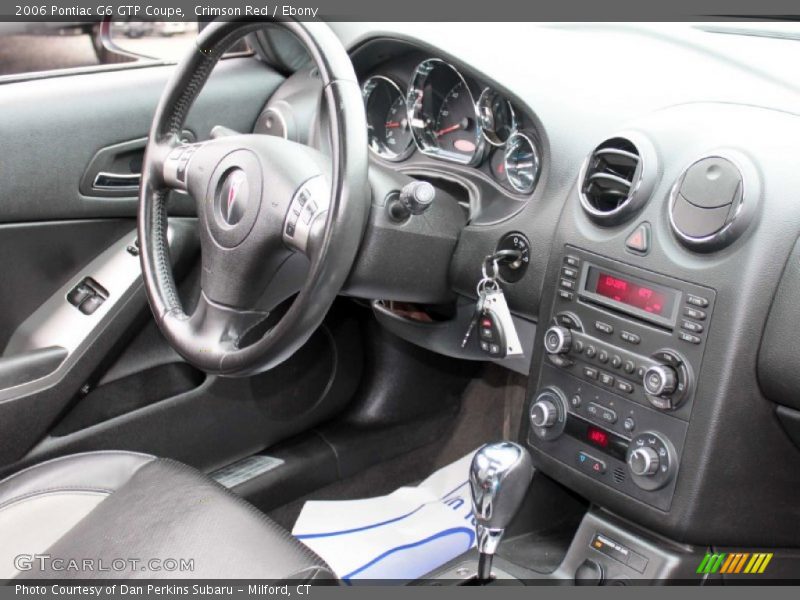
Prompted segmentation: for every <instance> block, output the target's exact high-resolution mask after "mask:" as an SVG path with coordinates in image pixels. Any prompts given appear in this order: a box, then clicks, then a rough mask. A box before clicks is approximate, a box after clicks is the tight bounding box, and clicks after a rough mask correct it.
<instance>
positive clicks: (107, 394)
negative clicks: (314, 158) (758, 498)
mask: <svg viewBox="0 0 800 600" xmlns="http://www.w3.org/2000/svg"><path fill="white" fill-rule="evenodd" d="M171 72H172V69H171V67H148V68H137V69H123V70H118V71H110V72H105V73H93V74H86V75H77V76H76V75H73V76H63V77H53V78H49V79H41V80H34V81H27V82H18V83H9V84H6V85H3V86H2V88H3V89H2V92H3V93H2V94H0V107H2V111H3V123H4V128H3V136H2V138H0V153H2V156H3V172H4V177H3V178H2V179H0V256H2V257H3V259H4V260H2V261H0V281H2V282H3V285H2V286H0V306H2V310H0V383H1V382H5V383H4V384H2V385H0V474H2V473H8V472H13V471H15V470H17V469H19V468H21V467H22V466H24V465H27V464H31V463H33V462H37V461H40V460H43V459H46V458H51V457H54V456H58V455H62V454H67V453H72V452H79V451H88V450H98V449H127V450H137V451H142V452H150V453H155V454H158V455H162V456H167V457H171V458H175V459H178V460H182V461H185V462H187V463H189V464H192V465H195V466H197V467H199V468H202V469H211V468H215V467H218V466H221V465H224V464H228V463H230V462H233V461H234V460H236V459H238V458H241V457H242V456H245V455H248V454H250V453H252V452H255V451H258V450H262V449H263V448H265V447H267V446H269V445H270V444H272V443H274V442H276V441H278V440H281V439H284V438H285V437H287V436H289V435H292V434H295V433H298V432H301V431H303V430H305V429H308V428H309V427H312V426H314V425H315V424H317V423H319V422H320V421H321V420H323V419H326V418H329V417H331V416H332V415H334V414H335V413H336V412H337V411H340V410H341V409H342V408H343V406H344V405H345V404H346V403H347V402H348V401H349V400H350V398H351V397H352V396H353V394H354V393H355V389H356V387H357V386H358V383H359V381H360V378H361V368H362V362H363V361H362V359H361V331H360V327H359V325H358V320H357V319H356V318H355V317H353V315H352V314H351V313H350V312H349V311H348V309H347V308H346V307H344V308H341V309H339V310H334V311H332V314H331V315H329V317H328V319H327V320H326V322H325V324H324V326H323V327H322V328H320V330H319V331H318V332H317V333H316V334H314V336H313V337H312V338H311V339H310V340H309V342H308V343H307V344H306V346H305V347H303V348H302V349H301V350H300V351H299V352H298V353H297V354H296V355H295V356H294V357H293V358H292V359H290V360H289V361H287V362H286V363H285V364H283V365H280V366H279V367H278V368H276V369H274V370H272V371H270V372H268V373H266V374H262V375H259V376H257V377H252V378H248V379H239V380H231V379H224V378H218V377H207V376H206V375H205V374H204V373H200V372H199V371H197V370H195V369H193V368H192V367H191V366H189V365H187V364H186V363H185V362H184V361H183V360H182V359H181V358H180V357H179V356H178V355H177V354H176V353H175V352H174V351H172V349H171V348H170V347H169V346H168V345H167V344H166V342H165V340H164V339H163V337H162V336H161V334H160V332H159V331H158V329H157V327H156V325H155V323H154V321H153V319H152V315H151V314H150V312H149V308H148V306H147V303H146V299H145V295H144V291H143V288H142V285H141V271H140V267H139V259H138V256H136V254H137V250H136V247H135V238H136V232H135V227H136V222H135V215H136V207H137V199H136V195H135V193H134V192H133V191H129V192H121V193H113V194H107V193H105V191H103V190H101V191H97V190H93V189H92V186H91V185H88V186H87V185H85V184H86V180H85V174H86V173H87V169H89V170H91V169H90V164H91V163H92V160H93V158H96V157H97V156H98V155H99V156H100V157H101V158H103V156H104V154H103V151H104V149H108V148H111V149H112V152H111V155H109V154H108V152H106V153H105V156H106V158H107V157H108V156H111V158H110V159H108V160H106V158H104V162H103V169H104V170H109V171H110V172H112V173H116V172H119V173H123V174H126V175H132V174H135V172H136V170H137V167H138V164H137V161H138V156H139V154H138V153H140V151H141V141H140V140H141V139H142V138H144V137H145V136H146V135H147V132H148V129H149V126H150V121H151V118H152V115H153V112H154V110H155V107H156V104H157V102H158V99H159V96H160V93H161V89H162V88H163V86H164V84H165V82H166V80H167V78H168V77H169V76H170V75H171ZM282 81H283V77H282V76H280V75H279V74H277V73H276V72H274V71H273V70H271V69H270V68H269V67H268V66H266V65H265V64H264V63H262V62H260V61H258V60H256V59H255V58H253V57H247V58H234V59H227V60H223V61H222V62H221V63H220V64H219V66H218V67H217V69H216V71H215V72H214V74H213V75H212V77H211V79H210V80H209V82H208V84H207V85H206V87H205V89H204V90H203V92H202V94H201V95H200V97H199V98H198V100H197V102H196V104H195V106H194V107H193V109H192V111H191V112H190V115H189V119H188V121H187V124H186V127H187V130H188V134H189V135H191V136H195V137H196V138H197V139H199V140H203V139H207V137H208V135H209V132H210V131H211V129H212V128H213V127H214V126H216V125H223V126H225V127H228V128H230V129H233V130H237V131H242V132H249V131H251V130H252V128H253V124H254V122H255V120H256V118H257V116H258V114H259V113H260V111H261V110H262V108H263V106H264V104H265V103H266V101H267V100H268V98H269V96H270V95H271V94H272V92H274V91H275V89H276V88H277V87H278V86H279V85H280V84H281V82H282ZM137 140H139V141H138V142H137ZM129 142H134V143H129ZM98 153H99V154H98ZM112 155H113V156H112ZM101 162H102V161H101ZM95 164H99V163H97V160H95ZM91 168H92V169H94V166H92V167H91ZM93 179H94V178H93ZM82 183H83V185H82ZM90 183H91V182H90ZM170 212H171V215H172V216H171V218H170V232H171V233H170V236H171V237H170V254H171V259H172V261H173V263H174V268H175V271H176V278H177V279H178V283H179V286H180V293H181V296H182V297H183V298H184V300H191V298H192V296H193V295H195V296H196V294H197V291H198V280H199V277H197V273H198V270H199V265H198V256H199V253H198V243H197V236H196V232H195V222H194V219H193V218H192V215H193V214H194V201H193V200H191V199H189V198H188V196H185V195H180V194H173V196H172V198H171V206H170ZM185 217H189V218H185ZM87 278H88V279H87ZM80 284H85V285H88V287H89V291H90V292H92V293H94V296H92V294H90V297H92V298H93V299H94V301H96V302H100V300H102V303H100V304H99V306H100V307H99V308H98V309H97V311H96V312H94V313H91V314H83V313H84V304H82V302H83V300H76V298H77V297H79V296H80V294H78V295H77V296H76V295H74V294H73V292H75V290H76V289H77V288H78V287H80ZM96 296H99V298H98V297H96ZM81 297H82V296H81ZM50 346H57V347H58V348H56V349H51V348H50ZM59 348H60V350H59ZM345 357H346V358H345Z"/></svg>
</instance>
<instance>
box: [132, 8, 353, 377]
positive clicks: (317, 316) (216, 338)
mask: <svg viewBox="0 0 800 600" xmlns="http://www.w3.org/2000/svg"><path fill="white" fill-rule="evenodd" d="M272 22H273V23H277V24H279V25H280V26H283V27H285V28H287V29H288V30H289V31H291V32H292V33H293V34H294V35H295V36H296V37H297V39H299V40H300V42H301V43H302V44H303V45H304V46H305V47H306V49H307V50H308V52H309V54H310V55H311V57H312V59H313V60H314V62H315V63H316V67H317V70H318V72H319V77H320V79H321V81H322V86H323V95H324V98H325V102H326V106H327V115H326V116H327V123H328V127H329V131H330V139H331V156H330V157H329V158H328V157H326V159H327V160H329V161H330V165H331V168H330V197H329V199H328V205H327V213H326V214H325V215H324V216H325V219H324V226H323V225H322V219H320V224H319V227H317V228H316V229H315V231H317V232H318V235H317V237H316V238H315V240H314V244H313V251H309V252H308V253H307V255H308V259H309V263H310V264H309V268H308V275H307V278H306V280H305V283H304V285H303V286H302V287H301V289H300V290H299V293H298V294H297V296H296V297H295V299H294V301H293V302H292V304H291V306H290V307H289V309H288V310H287V312H286V313H285V314H284V315H283V316H282V317H281V318H280V319H279V320H278V321H277V323H275V324H274V325H273V326H272V327H271V328H270V329H269V330H268V331H266V333H264V334H263V336H261V337H260V338H259V339H257V340H256V341H255V342H252V343H248V344H246V345H245V344H243V343H242V342H243V338H244V335H245V334H246V333H247V331H249V330H250V329H252V328H253V325H254V324H258V321H259V320H260V317H253V314H255V313H251V312H249V311H246V310H243V309H242V308H241V307H240V306H232V307H231V306H227V305H225V304H224V303H223V304H219V303H217V302H214V301H211V300H208V299H206V301H205V303H204V305H203V310H202V311H198V310H197V309H196V310H195V312H194V313H193V314H192V315H187V314H186V313H185V312H184V308H183V305H182V304H181V300H180V298H179V296H178V293H177V291H176V286H175V280H174V276H173V273H172V267H171V263H170V260H169V247H168V239H167V238H168V235H167V230H168V219H167V198H168V196H169V192H170V190H171V189H175V188H174V186H173V185H171V182H170V181H169V178H168V177H165V175H164V173H165V168H166V167H165V165H167V163H168V161H169V160H170V159H171V157H173V156H174V155H175V153H176V152H178V153H179V154H180V152H181V148H185V147H186V146H185V145H183V144H182V143H181V141H180V134H181V132H182V131H183V126H184V122H185V120H186V116H187V113H188V112H189V109H190V108H191V106H192V104H193V102H194V100H195V99H196V98H197V96H198V94H199V93H200V91H201V90H202V88H203V85H204V84H205V82H206V81H207V79H208V77H209V75H210V74H211V71H212V70H213V68H214V66H215V65H216V63H217V61H218V60H219V59H220V57H221V56H222V54H223V53H224V52H225V51H226V50H227V48H229V47H230V46H232V45H233V44H234V43H235V42H236V41H238V40H239V39H241V38H242V37H243V36H245V35H247V34H249V33H252V32H254V31H256V30H258V29H259V28H261V27H263V26H264V22H263V20H262V21H258V22H252V21H251V22H242V21H239V22H234V21H220V22H214V23H212V24H211V25H209V26H208V27H206V28H205V29H204V30H203V31H202V32H201V34H200V35H199V36H198V38H197V41H196V47H195V48H193V49H192V51H191V52H190V53H189V54H188V55H187V56H186V57H185V58H184V60H183V61H182V62H181V63H180V64H179V65H178V66H177V67H176V69H175V72H174V74H173V75H172V77H171V78H170V80H169V82H168V83H167V86H166V88H165V90H164V92H163V94H162V97H161V100H160V102H159V104H158V107H157V109H156V113H155V116H154V119H153V123H152V127H151V130H150V136H149V140H148V145H147V148H146V151H145V157H144V162H143V165H142V183H141V190H140V196H139V212H138V232H139V241H140V260H141V266H142V275H143V280H144V287H145V290H146V293H147V297H148V300H149V303H150V306H151V309H152V312H153V314H154V316H155V319H156V323H157V324H158V326H159V328H160V329H161V331H162V332H163V334H164V335H165V337H166V339H167V341H168V342H169V343H170V344H171V345H172V347H173V348H174V349H175V350H176V351H177V352H178V353H179V354H180V355H181V356H182V357H183V358H184V359H185V360H186V361H187V362H189V363H190V364H192V365H194V366H196V367H197V368H199V369H201V370H203V371H206V372H208V373H214V374H221V375H227V376H247V375H251V374H254V373H258V372H261V371H264V370H267V369H269V368H271V367H273V366H275V365H277V364H279V363H280V362H282V361H283V360H285V359H286V358H288V357H289V356H291V355H292V354H293V353H294V352H295V351H296V350H297V349H299V348H300V346H302V344H303V343H305V341H306V340H307V339H308V338H309V337H310V335H311V334H312V333H313V332H314V331H315V330H316V329H317V327H319V325H320V324H321V323H322V320H323V319H324V317H325V315H326V314H327V311H328V309H329V308H330V306H331V304H332V303H333V301H334V299H335V298H336V296H337V294H338V293H339V291H340V289H341V287H342V286H343V284H344V282H345V280H346V278H347V276H348V274H349V271H350V268H351V267H352V264H353V262H354V260H355V257H356V253H357V251H358V247H359V245H360V242H361V239H362V236H363V233H364V229H365V225H366V217H367V214H368V210H369V187H368V183H367V166H368V155H367V139H366V131H367V126H366V116H365V111H364V106H363V101H362V98H361V91H360V88H359V85H358V82H357V79H356V76H355V73H354V71H353V66H352V63H351V62H350V59H349V56H348V55H347V52H346V50H345V49H344V47H343V46H342V44H341V42H340V41H339V40H338V38H337V37H336V36H335V35H334V33H333V32H332V31H331V30H330V28H329V27H328V26H327V25H325V24H324V23H320V22H298V21H292V20H274V21H272ZM263 137H264V136H240V138H237V140H236V143H241V144H243V145H242V148H244V149H245V150H248V149H249V146H248V144H249V145H251V146H252V148H253V149H261V148H266V149H267V150H268V151H273V152H274V150H269V147H270V144H271V145H277V146H278V150H276V151H278V152H282V153H284V154H285V153H286V151H289V153H290V154H291V152H300V154H299V156H303V155H302V152H301V150H300V149H299V148H295V147H291V146H290V144H291V142H286V141H284V140H278V139H275V138H273V139H272V140H274V141H271V140H263V139H262V140H258V139H255V138H263ZM267 142H270V144H268V143H267ZM280 144H284V145H283V146H280ZM213 145H214V142H210V143H207V145H206V146H203V147H202V148H206V147H212V148H213ZM295 146H299V145H295ZM202 148H201V150H202ZM226 151H227V150H226ZM220 152H221V151H220ZM309 152H310V150H309ZM317 154H319V153H317ZM312 158H313V159H314V160H317V161H318V162H319V161H320V160H321V159H319V157H318V156H317V155H314V156H313V157H312ZM191 160H192V161H195V159H194V158H192V159H191ZM314 160H311V161H310V162H314ZM267 163H268V161H266V162H265V161H261V168H262V170H263V169H268V168H269V166H270V165H269V164H267ZM190 164H191V163H190ZM260 176H261V177H263V176H265V174H264V173H262V174H261V175H260ZM257 177H258V175H257ZM260 181H261V180H260V179H259V186H261V183H260ZM258 189H261V187H259V188H258ZM256 195H257V194H256ZM264 197H266V192H265V196H264ZM195 200H196V201H197V203H198V213H199V214H200V213H203V210H204V206H203V205H204V202H206V200H207V199H206V198H205V197H204V198H195ZM258 201H259V202H260V203H261V206H262V209H261V212H260V213H258V219H267V218H272V217H273V216H274V215H271V214H270V213H269V212H268V211H267V208H264V204H265V202H266V200H264V199H263V198H262V197H259V200H258ZM229 202H230V200H229ZM272 204H278V203H277V202H273V203H272ZM256 210H258V209H256ZM203 214H204V213H203ZM198 221H199V225H200V227H201V234H205V233H207V232H206V231H205V230H204V229H202V228H203V227H204V225H205V224H206V222H205V220H204V218H199V219H198ZM259 226H260V225H259ZM254 229H257V228H254ZM273 229H274V227H273ZM244 235H247V234H246V233H245V234H244ZM206 237H208V236H206ZM273 237H274V235H273ZM273 244H274V241H273ZM217 246H219V243H218V242H216V241H215V242H213V243H211V242H209V245H208V248H211V249H213V250H214V251H215V252H217V251H220V250H219V248H217ZM201 247H202V249H203V252H205V250H206V246H202V244H201ZM223 250H225V251H232V250H231V249H230V248H226V249H223ZM246 258H248V260H249V259H250V257H246ZM207 270H209V269H207ZM209 271H210V270H209ZM204 275H205V271H204ZM210 276H211V275H209V277H210ZM217 287H220V286H217ZM241 291H242V294H241V295H242V296H243V297H244V296H247V289H246V284H244V285H243V287H242V290H241ZM201 297H202V298H205V296H204V294H203V293H201ZM234 304H235V303H234ZM198 312H202V314H201V315H200V316H197V313H198ZM209 315H211V316H209ZM229 318H230V320H231V323H227V322H225V321H226V319H229ZM217 321H219V322H217ZM209 323H210V324H211V325H209Z"/></svg>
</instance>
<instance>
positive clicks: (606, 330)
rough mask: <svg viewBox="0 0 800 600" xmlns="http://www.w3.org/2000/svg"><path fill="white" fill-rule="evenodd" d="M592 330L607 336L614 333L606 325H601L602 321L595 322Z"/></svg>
mask: <svg viewBox="0 0 800 600" xmlns="http://www.w3.org/2000/svg"><path fill="white" fill-rule="evenodd" d="M594 328H595V329H597V331H601V332H603V333H608V334H612V333H614V328H613V327H612V326H611V325H609V324H608V323H603V322H602V321H595V322H594Z"/></svg>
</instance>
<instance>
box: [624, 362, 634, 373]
mask: <svg viewBox="0 0 800 600" xmlns="http://www.w3.org/2000/svg"><path fill="white" fill-rule="evenodd" d="M622 370H623V371H625V372H626V373H628V374H629V375H630V374H631V373H633V372H634V371H635V370H636V365H635V364H634V362H633V361H632V360H626V361H625V364H623V365H622Z"/></svg>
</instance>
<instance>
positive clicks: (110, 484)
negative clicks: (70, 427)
mask: <svg viewBox="0 0 800 600" xmlns="http://www.w3.org/2000/svg"><path fill="white" fill-rule="evenodd" d="M153 460H155V457H153V456H150V455H149V454H139V453H136V452H122V451H104V452H87V453H84V454H73V455H70V456H64V457H60V458H55V459H53V460H49V461H46V462H43V463H39V464H36V465H33V466H32V467H28V468H27V469H24V470H22V471H19V472H18V473H15V474H13V475H11V476H10V477H7V478H5V479H4V480H2V481H0V508H3V507H4V506H8V505H10V504H13V503H15V502H18V501H21V500H23V499H25V498H33V497H35V496H37V495H39V494H44V493H54V492H61V491H64V492H67V491H74V492H82V491H83V492H102V493H105V494H112V493H114V492H116V491H117V490H118V489H120V488H121V487H123V486H124V485H125V484H126V483H127V482H128V481H130V479H131V478H132V477H133V476H134V475H135V474H136V472H137V471H138V470H139V469H140V468H142V467H143V466H144V465H146V464H148V463H150V462H152V461H153Z"/></svg>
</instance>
